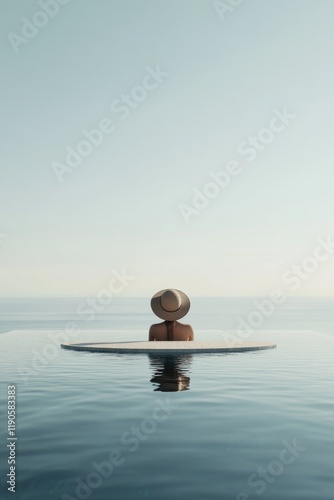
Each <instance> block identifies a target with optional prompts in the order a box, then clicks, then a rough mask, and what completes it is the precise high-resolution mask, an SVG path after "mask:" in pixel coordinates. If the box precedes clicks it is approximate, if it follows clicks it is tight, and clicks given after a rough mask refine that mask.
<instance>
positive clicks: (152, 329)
mask: <svg viewBox="0 0 334 500" xmlns="http://www.w3.org/2000/svg"><path fill="white" fill-rule="evenodd" d="M162 326H163V323H155V324H154V325H151V327H150V330H149V334H148V339H149V340H155V339H154V335H157V334H159V333H160V332H161V331H162Z"/></svg>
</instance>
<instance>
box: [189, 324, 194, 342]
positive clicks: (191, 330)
mask: <svg viewBox="0 0 334 500" xmlns="http://www.w3.org/2000/svg"><path fill="white" fill-rule="evenodd" d="M188 327H189V338H188V340H194V330H193V329H192V327H191V326H190V325H188Z"/></svg>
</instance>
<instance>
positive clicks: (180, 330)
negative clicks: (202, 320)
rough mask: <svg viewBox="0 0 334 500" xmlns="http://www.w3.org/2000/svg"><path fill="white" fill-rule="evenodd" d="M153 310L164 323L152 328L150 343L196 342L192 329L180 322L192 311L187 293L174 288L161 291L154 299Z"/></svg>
mask: <svg viewBox="0 0 334 500" xmlns="http://www.w3.org/2000/svg"><path fill="white" fill-rule="evenodd" d="M151 308H152V311H153V312H154V314H155V315H156V316H158V317H159V318H161V319H163V320H164V321H163V322H162V323H156V324H154V325H152V326H151V327H150V331H149V336H148V340H149V341H154V340H157V341H163V340H165V341H166V340H169V341H173V340H179V341H187V340H194V332H193V329H192V327H191V326H190V325H184V324H182V323H179V321H178V320H179V319H181V318H183V316H185V315H186V314H187V312H188V311H189V309H190V300H189V298H188V297H187V295H186V294H185V293H183V292H181V291H180V290H175V289H173V288H167V289H164V290H160V291H159V292H157V293H156V294H155V295H154V296H153V297H152V299H151Z"/></svg>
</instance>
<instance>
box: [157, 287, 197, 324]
mask: <svg viewBox="0 0 334 500" xmlns="http://www.w3.org/2000/svg"><path fill="white" fill-rule="evenodd" d="M166 290H168V288H165V289H164V290H160V292H157V293H156V294H155V295H153V297H152V299H151V308H152V311H153V312H154V314H156V315H157V316H158V318H161V319H164V320H167V321H176V320H177V319H181V318H183V316H185V315H186V314H187V312H188V311H189V309H190V300H189V297H187V295H186V294H185V293H183V292H181V290H176V291H177V292H178V293H179V294H180V296H181V307H180V308H179V309H178V310H177V311H172V312H169V311H165V309H163V308H162V307H161V302H160V297H161V295H162V294H163V293H164V292H165V291H166Z"/></svg>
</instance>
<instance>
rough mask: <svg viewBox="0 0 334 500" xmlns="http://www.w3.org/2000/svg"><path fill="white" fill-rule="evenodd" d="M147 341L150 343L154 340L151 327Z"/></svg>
mask: <svg viewBox="0 0 334 500" xmlns="http://www.w3.org/2000/svg"><path fill="white" fill-rule="evenodd" d="M148 340H149V342H151V341H152V340H155V338H154V335H153V327H152V326H151V328H150V331H149V334H148Z"/></svg>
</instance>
